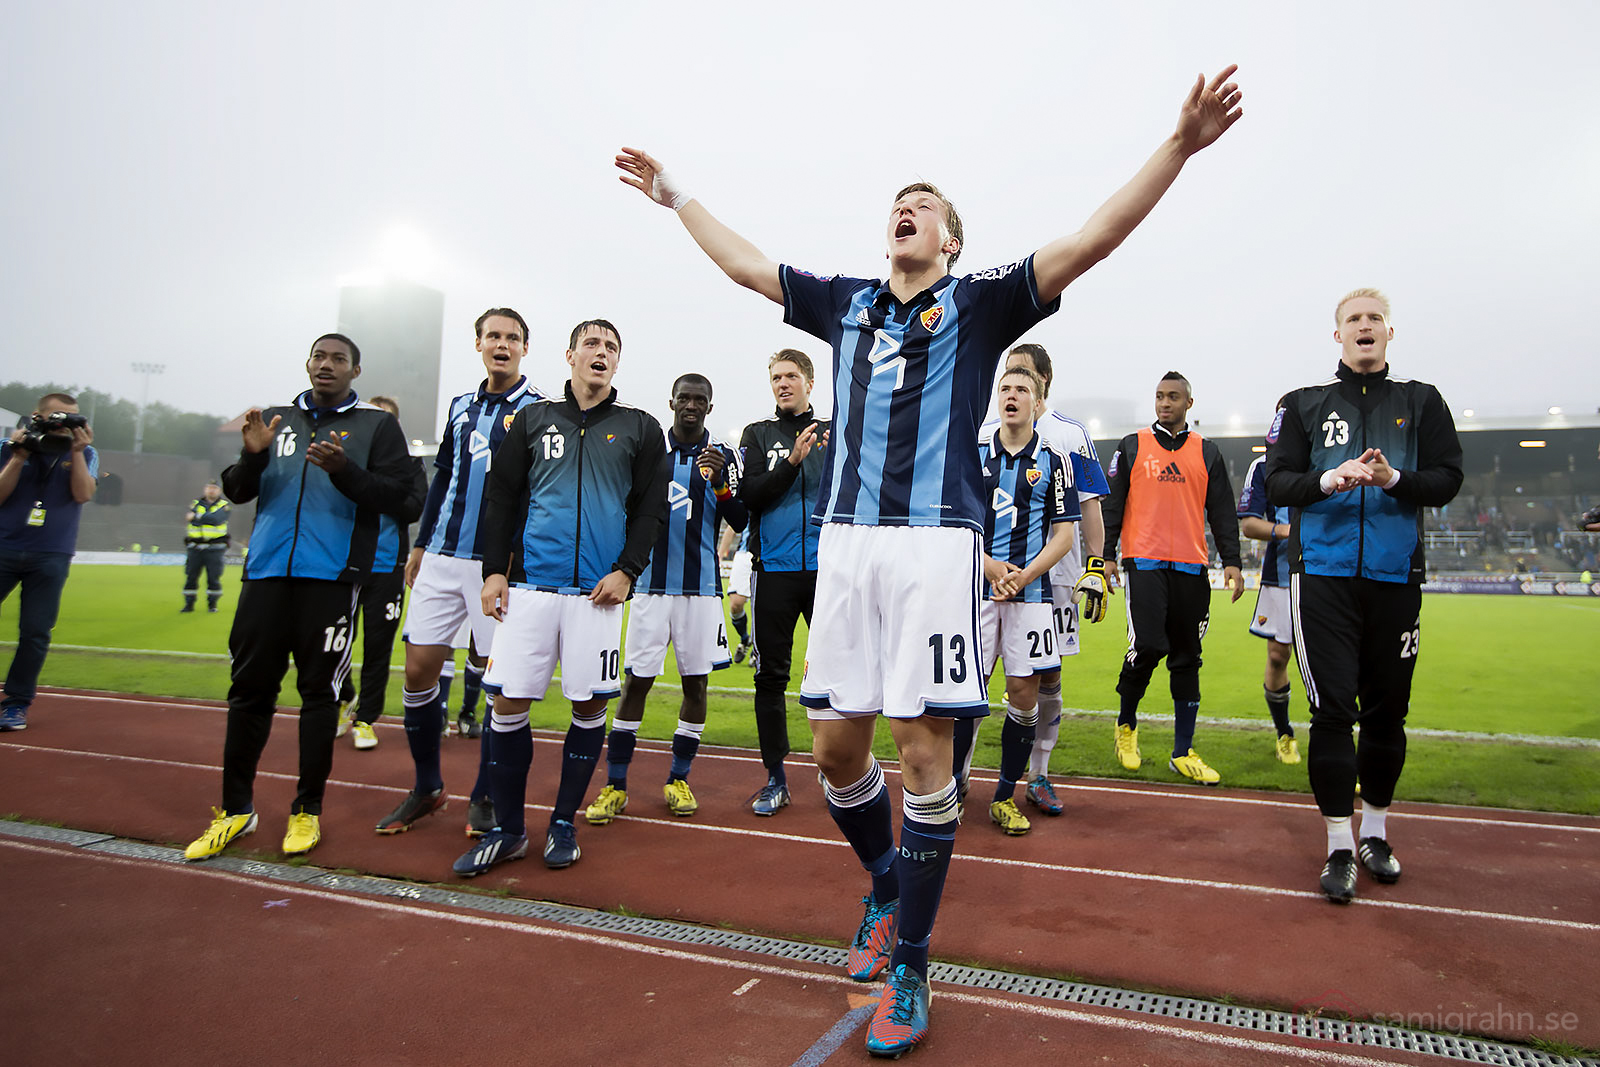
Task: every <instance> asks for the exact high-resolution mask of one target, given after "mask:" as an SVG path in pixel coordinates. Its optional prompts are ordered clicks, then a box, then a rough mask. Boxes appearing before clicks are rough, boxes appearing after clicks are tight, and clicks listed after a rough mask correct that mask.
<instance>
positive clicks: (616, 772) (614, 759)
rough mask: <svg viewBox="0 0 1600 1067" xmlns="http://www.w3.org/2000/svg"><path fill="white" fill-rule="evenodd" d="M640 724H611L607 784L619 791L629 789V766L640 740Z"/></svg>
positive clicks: (607, 749)
mask: <svg viewBox="0 0 1600 1067" xmlns="http://www.w3.org/2000/svg"><path fill="white" fill-rule="evenodd" d="M639 726H640V724H639V723H636V722H623V721H621V720H620V719H618V720H613V721H612V723H611V736H610V738H609V739H607V741H606V784H607V785H613V786H616V787H617V788H618V789H622V790H626V789H627V788H628V764H630V763H632V762H633V749H634V745H635V743H636V742H637V741H638V740H639Z"/></svg>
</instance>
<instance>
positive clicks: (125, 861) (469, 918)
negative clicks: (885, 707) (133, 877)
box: [0, 837, 1411, 1067]
mask: <svg viewBox="0 0 1600 1067" xmlns="http://www.w3.org/2000/svg"><path fill="white" fill-rule="evenodd" d="M0 847H4V848H12V849H16V850H18V851H22V852H34V853H43V854H46V855H52V856H68V857H72V858H74V859H88V860H93V861H96V862H99V863H106V864H110V865H113V866H123V867H133V868H136V869H139V870H147V871H163V872H167V873H172V874H179V875H186V876H195V877H200V878H210V879H215V880H218V881H222V882H230V883H233V884H236V885H244V886H249V887H251V888H260V887H261V886H262V885H264V884H270V885H271V887H272V891H273V892H274V893H289V894H293V895H297V896H302V897H309V898H311V899H315V900H323V901H328V902H331V903H335V904H348V905H351V906H354V907H360V908H367V909H371V910H374V911H379V912H387V913H389V914H396V915H407V916H411V917H414V918H420V919H432V920H435V921H443V922H448V923H457V924H461V925H465V926H474V927H477V928H479V929H490V930H499V931H502V932H506V933H515V934H525V935H530V936H534V937H547V938H551V939H553V940H561V941H574V942H578V943H581V944H588V945H594V946H597V947H600V948H608V949H614V950H617V951H621V952H634V953H638V954H640V955H646V956H655V957H657V958H660V959H670V960H677V961H680V962H684V963H699V964H704V965H706V966H710V967H719V968H726V969H730V970H737V971H742V972H746V973H749V972H755V973H757V974H763V975H768V976H771V977H775V978H789V979H794V980H796V981H800V982H806V983H810V982H815V983H818V984H823V985H831V986H837V987H840V988H843V989H851V990H860V989H862V988H863V986H862V984H861V983H860V982H856V981H854V980H852V979H850V978H846V977H845V976H844V975H840V974H833V973H829V972H827V971H817V970H809V969H805V968H801V967H784V966H780V965H777V964H771V963H755V962H750V961H746V960H742V959H730V958H727V957H723V956H711V955H707V954H705V953H700V952H688V951H685V950H683V949H674V948H667V947H665V946H662V945H652V944H645V943H642V942H637V941H628V940H625V939H622V938H618V937H612V936H608V935H605V934H592V933H586V932H583V931H578V930H566V929H562V928H559V927H551V926H543V925H538V924H537V923H536V921H533V920H530V921H528V922H514V921H511V920H509V919H493V918H489V917H487V916H481V915H467V914H463V913H461V912H458V911H450V910H435V909H433V908H424V907H419V906H417V905H415V904H403V903H400V902H398V901H393V900H387V899H383V898H372V897H366V896H358V895H355V894H353V893H338V892H334V891H332V890H328V889H318V888H314V887H311V886H304V885H297V884H294V883H280V882H276V881H270V880H267V879H258V878H251V877H249V876H247V875H241V874H234V873H233V872H231V871H217V870H210V869H207V868H205V867H201V866H194V865H191V864H176V863H170V862H166V861H161V860H139V859H131V858H128V857H123V856H108V855H105V854H103V853H96V852H91V851H86V850H83V849H63V848H52V847H50V846H46V845H36V844H32V843H28V842H22V841H15V840H12V839H9V838H4V837H0ZM865 988H869V989H876V988H877V986H876V985H873V986H868V987H865ZM936 992H937V994H938V999H940V1000H954V1001H957V1002H959V1003H962V1004H970V1005H973V1006H976V1007H981V1008H987V1009H991V1010H1000V1011H1009V1012H1020V1013H1023V1014H1026V1015H1033V1016H1039V1017H1043V1018H1048V1019H1055V1020H1058V1021H1061V1022H1075V1023H1082V1024H1085V1025H1089V1026H1100V1027H1106V1028H1109V1029H1112V1030H1121V1031H1126V1032H1133V1033H1140V1034H1149V1035H1154V1036H1160V1037H1170V1038H1173V1039H1175V1040H1181V1041H1199V1042H1202V1043H1205V1044H1209V1045H1217V1046H1220V1047H1223V1048H1231V1049H1239V1050H1248V1051H1251V1052H1262V1053H1266V1054H1268V1055H1274V1056H1289V1057H1292V1058H1295V1059H1303V1060H1312V1061H1314V1062H1316V1063H1319V1064H1320V1063H1330V1064H1341V1065H1345V1067H1371V1065H1373V1064H1405V1063H1409V1062H1411V1061H1410V1060H1409V1059H1407V1060H1389V1059H1379V1058H1375V1057H1364V1056H1353V1055H1348V1054H1345V1053H1339V1052H1334V1051H1332V1050H1331V1049H1330V1048H1328V1047H1327V1046H1326V1045H1317V1046H1315V1047H1310V1046H1301V1045H1292V1044H1278V1043H1275V1042H1271V1041H1262V1040H1259V1039H1254V1038H1244V1037H1235V1036H1233V1035H1231V1034H1226V1033H1217V1032H1215V1031H1211V1030H1198V1029H1196V1030H1191V1029H1187V1028H1185V1027H1181V1026H1174V1025H1171V1024H1168V1023H1157V1022H1149V1021H1146V1020H1144V1019H1138V1018H1129V1017H1125V1016H1122V1015H1096V1014H1093V1013H1091V1012H1086V1011H1079V1010H1076V1009H1072V1008H1058V1007H1055V1006H1053V1005H1050V1004H1045V1003H1040V1002H1035V1001H1031V1000H1022V999H1017V1000H1012V999H1008V998H1005V997H996V996H989V995H984V994H979V993H963V992H959V991H957V990H954V989H951V988H950V987H949V986H944V987H943V988H941V989H938V990H936Z"/></svg>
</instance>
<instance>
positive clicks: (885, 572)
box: [800, 523, 989, 719]
mask: <svg viewBox="0 0 1600 1067" xmlns="http://www.w3.org/2000/svg"><path fill="white" fill-rule="evenodd" d="M981 547H982V538H981V537H980V536H979V535H978V532H977V531H976V530H967V529H961V528H957V527H940V526H847V525H845V524H843V523H827V524H826V525H824V526H823V527H822V536H821V537H820V538H819V539H818V541H817V597H816V606H815V608H814V610H813V613H812V618H813V619H814V620H815V625H813V626H812V627H811V630H810V637H809V639H808V641H807V643H806V667H805V674H804V676H803V677H802V678H801V681H800V703H802V704H804V705H805V706H806V707H807V708H808V709H810V710H809V715H810V717H811V718H813V719H836V718H841V717H843V716H847V715H872V714H876V713H879V712H882V713H884V714H887V715H889V716H891V717H893V718H902V719H912V718H916V717H917V716H919V715H922V714H924V713H926V714H929V715H942V716H949V717H952V718H974V717H981V716H984V715H987V714H988V713H989V703H988V696H987V694H986V693H985V692H984V685H983V650H982V646H981V645H980V643H979V639H978V595H979V593H978V590H979V582H980V581H981V579H982V568H981V566H980V564H979V560H980V549H981Z"/></svg>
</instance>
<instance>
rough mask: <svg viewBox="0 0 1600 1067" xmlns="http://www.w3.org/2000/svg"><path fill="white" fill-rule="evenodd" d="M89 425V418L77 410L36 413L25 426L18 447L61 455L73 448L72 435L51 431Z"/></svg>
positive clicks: (35, 452) (29, 450)
mask: <svg viewBox="0 0 1600 1067" xmlns="http://www.w3.org/2000/svg"><path fill="white" fill-rule="evenodd" d="M88 425H89V420H88V418H86V417H85V416H83V415H80V414H78V413H77V412H76V411H52V412H51V413H50V414H48V415H35V416H34V417H33V421H32V422H30V423H29V424H28V425H27V426H26V427H24V428H23V432H22V440H21V441H20V442H18V443H17V446H16V447H17V448H20V449H23V450H25V451H28V452H32V453H34V454H36V455H45V456H53V455H59V454H61V453H62V452H66V451H69V450H71V448H72V435H71V434H70V433H64V434H63V433H51V431H52V430H57V429H63V430H69V431H70V430H75V429H77V428H78V427H80V426H88Z"/></svg>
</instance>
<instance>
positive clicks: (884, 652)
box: [617, 67, 1241, 1056]
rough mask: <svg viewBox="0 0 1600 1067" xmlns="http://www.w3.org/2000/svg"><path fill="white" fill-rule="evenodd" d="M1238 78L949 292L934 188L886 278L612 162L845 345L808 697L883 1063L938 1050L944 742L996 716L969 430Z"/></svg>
mask: <svg viewBox="0 0 1600 1067" xmlns="http://www.w3.org/2000/svg"><path fill="white" fill-rule="evenodd" d="M1235 69H1236V68H1235V67H1228V68H1227V69H1225V70H1223V71H1222V73H1220V74H1218V75H1217V76H1216V77H1215V78H1214V79H1212V81H1211V83H1210V84H1209V85H1207V83H1206V81H1205V79H1204V78H1203V77H1202V78H1200V79H1199V80H1198V81H1197V82H1196V83H1195V84H1194V86H1193V87H1192V88H1191V89H1190V91H1189V93H1188V96H1187V98H1186V99H1185V100H1184V103H1183V107H1182V110H1181V113H1180V116H1179V120H1178V127H1177V130H1176V132H1174V133H1173V134H1172V136H1171V137H1169V138H1167V139H1166V140H1165V141H1164V142H1163V143H1162V145H1161V147H1160V148H1159V149H1157V151H1156V153H1155V154H1154V155H1153V156H1151V158H1150V160H1149V161H1148V162H1147V163H1146V164H1145V165H1144V167H1143V168H1141V169H1140V171H1139V173H1138V174H1137V175H1135V177H1134V178H1133V180H1132V181H1130V182H1129V183H1128V184H1127V185H1126V186H1124V187H1123V188H1122V189H1121V190H1119V191H1118V192H1117V193H1116V194H1115V195H1113V196H1112V197H1111V199H1110V200H1108V201H1107V202H1106V203H1105V204H1104V205H1103V206H1102V207H1101V208H1100V209H1099V210H1098V211H1096V212H1095V213H1094V214H1093V215H1092V216H1091V217H1090V219H1089V221H1088V222H1087V223H1086V224H1085V225H1084V227H1083V228H1082V229H1081V230H1079V231H1078V232H1076V233H1072V234H1069V235H1067V236H1065V237H1062V238H1059V239H1057V240H1054V241H1051V242H1050V243H1049V244H1047V245H1045V246H1044V247H1042V248H1040V249H1039V251H1037V252H1036V253H1034V254H1033V255H1031V256H1029V257H1027V258H1026V259H1023V260H1021V261H1019V262H1016V263H1012V264H1010V265H1008V266H1003V267H997V268H994V269H990V270H984V271H980V272H978V273H976V274H971V275H965V276H962V277H959V278H958V277H953V276H951V274H950V273H949V270H950V267H951V266H952V265H953V264H954V262H955V260H956V259H957V257H958V256H959V255H960V253H961V243H962V230H961V219H960V216H959V215H958V214H957V213H956V211H955V209H954V207H953V206H952V205H951V203H950V201H949V200H948V199H946V198H945V197H944V195H943V194H941V193H940V192H939V191H938V190H937V189H936V188H934V187H933V186H931V185H927V184H925V183H918V184H915V185H911V186H907V187H906V188H904V189H902V190H900V192H899V193H897V194H896V195H895V198H894V202H893V204H892V205H891V206H890V210H889V218H888V220H887V225H886V229H885V234H884V237H885V241H886V243H887V245H888V258H889V277H888V279H887V280H874V279H864V278H847V277H835V276H817V275H814V274H809V273H807V272H805V271H802V270H798V269H796V268H795V267H792V266H781V265H779V264H778V263H776V262H775V261H773V260H771V259H768V258H767V257H766V255H764V254H763V253H762V252H761V250H760V249H758V248H756V247H755V245H753V244H751V243H750V242H749V241H747V240H745V239H744V238H743V237H740V236H739V235H738V234H737V233H735V232H734V231H733V230H731V229H729V228H728V227H727V226H725V225H723V224H722V223H721V222H719V221H718V220H717V219H716V218H715V217H713V216H712V215H711V213H710V212H709V211H707V210H706V208H705V207H704V206H703V205H702V204H701V203H700V202H699V201H698V200H695V199H693V198H692V197H690V196H689V195H688V194H687V193H686V192H685V191H684V190H683V188H682V187H681V186H679V185H678V184H677V183H676V182H674V181H673V180H672V179H671V178H670V177H669V176H668V175H667V174H666V172H665V170H664V169H663V168H662V165H661V164H660V163H659V162H657V161H656V160H655V159H653V158H652V157H651V156H649V155H647V154H646V153H644V152H640V151H638V150H636V149H624V150H623V151H622V153H621V154H620V155H619V156H618V157H617V166H618V167H620V168H621V169H622V170H623V171H624V173H623V175H622V180H623V181H624V182H625V183H627V184H629V185H631V186H633V187H634V188H636V189H638V190H639V191H641V192H643V193H644V194H645V195H647V196H649V197H650V198H651V199H652V200H653V201H655V202H656V203H658V204H661V205H663V206H666V207H670V208H673V209H674V210H676V211H677V213H678V218H679V219H680V220H681V221H682V222H683V224H684V226H685V228H686V229H688V231H689V233H690V234H691V236H693V237H694V239H695V241H696V243H698V244H699V245H700V247H701V249H702V250H704V251H705V252H706V254H707V255H708V256H710V258H711V259H712V260H713V261H714V262H715V263H716V264H717V266H718V267H720V268H721V269H722V270H723V272H724V273H725V274H727V275H728V277H729V278H731V279H732V280H733V281H735V282H738V283H739V284H740V285H743V286H745V287H746V288H749V289H753V290H755V291H756V292H758V293H760V294H762V295H763V296H765V297H767V298H768V299H770V300H772V301H774V302H775V303H780V304H782V305H783V308H784V321H785V322H787V323H789V324H790V325H792V326H795V327H797V328H799V329H802V330H805V331H806V332H808V333H811V334H813V335H814V336H816V337H819V338H821V339H822V340H824V341H827V342H828V344H829V345H830V346H831V347H832V349H833V382H834V390H833V391H834V403H833V419H832V422H831V425H830V436H831V445H830V448H829V450H828V452H829V455H828V462H827V464H826V466H825V468H824V481H823V484H822V488H821V492H820V494H819V497H818V503H817V510H816V513H815V514H814V516H813V517H814V521H817V522H820V523H821V524H822V532H821V534H820V538H819V546H818V552H817V558H818V576H817V594H816V607H815V612H816V617H817V618H818V619H826V620H827V623H828V624H827V626H826V627H820V626H819V627H816V628H814V629H812V630H811V634H810V642H809V645H808V647H807V650H806V658H807V669H806V675H805V678H804V680H803V681H802V683H801V689H800V692H801V701H802V703H804V704H805V705H806V706H807V707H808V708H809V709H810V718H811V721H812V731H813V747H812V753H813V756H814V757H815V758H816V761H817V764H818V765H819V766H820V767H821V769H822V771H823V774H824V775H825V776H826V779H827V797H828V807H829V811H830V812H831V814H832V815H833V817H834V821H835V822H836V823H837V824H838V826H839V828H840V830H841V831H842V832H843V834H844V836H845V838H846V840H848V841H849V842H850V845H851V847H852V848H853V849H854V850H855V852H856V855H857V857H858V858H859V859H860V860H861V862H862V865H863V866H864V867H866V868H867V870H868V871H869V872H870V874H871V876H872V890H871V893H870V894H869V895H868V896H867V897H866V898H865V901H864V903H865V904H866V911H865V914H864V915H863V918H862V922H861V925H860V928H859V929H858V933H857V936H856V938H855V942H854V944H853V945H852V948H851V952H850V959H849V961H848V963H847V964H846V966H847V968H848V969H849V971H850V973H851V975H852V976H853V977H857V978H859V979H861V980H863V981H866V980H870V979H872V978H875V977H876V976H877V975H878V974H879V973H880V972H882V971H884V970H885V968H886V967H887V971H888V974H889V979H888V981H887V983H886V984H885V988H884V990H883V993H882V995H881V997H880V999H879V1003H878V1007H877V1010H876V1012H875V1013H874V1015H873V1019H872V1023H871V1025H870V1026H869V1027H868V1033H867V1049H868V1051H869V1052H871V1053H873V1054H874V1055H884V1056H896V1055H899V1054H900V1053H902V1052H904V1051H906V1050H907V1049H909V1048H911V1047H912V1046H913V1045H915V1044H917V1043H918V1042H919V1041H921V1040H922V1039H923V1038H924V1037H925V1036H927V1032H928V1000H929V993H928V983H927V967H928V941H929V936H930V934H931V933H932V931H933V922H934V916H935V914H936V913H937V911H938V906H939V898H940V896H941V894H942V893H943V889H944V879H945V873H946V872H947V870H948V869H949V865H950V855H951V852H952V850H953V847H954V842H955V827H956V819H957V815H958V813H959V810H960V808H959V802H958V799H957V795H956V782H955V777H954V775H953V774H952V773H951V759H952V744H951V738H952V730H953V726H954V720H955V719H956V718H962V717H973V716H981V715H984V714H986V713H987V712H988V702H987V697H986V694H985V693H984V690H983V678H982V672H981V671H980V669H979V668H980V667H981V664H980V663H978V662H977V659H978V651H979V650H978V644H977V641H978V633H977V615H978V600H979V583H980V581H981V579H982V573H981V566H980V561H981V558H982V545H981V537H982V531H983V517H984V512H985V510H986V502H985V499H984V482H983V470H982V467H981V465H980V464H979V462H978V426H979V424H980V423H981V422H982V421H983V413H984V410H985V408H986V407H987V403H988V398H989V395H990V386H991V383H992V382H993V381H994V374H995V369H996V364H997V363H998V362H999V359H1000V354H1001V353H1002V352H1003V351H1005V349H1006V346H1007V345H1010V344H1011V343H1012V342H1013V341H1015V340H1016V339H1017V338H1018V337H1020V336H1021V335H1022V334H1023V333H1024V332H1025V331H1027V330H1028V329H1029V328H1030V327H1032V326H1033V325H1035V324H1036V323H1038V322H1039V321H1040V320H1041V319H1043V318H1044V317H1045V316H1046V315H1049V314H1050V313H1051V312H1053V311H1055V309H1056V308H1057V307H1058V306H1059V300H1058V298H1059V297H1060V295H1061V292H1062V290H1064V289H1065V288H1066V287H1067V285H1068V284H1069V283H1070V282H1071V281H1072V280H1073V279H1074V278H1077V277H1078V276H1079V275H1080V274H1082V273H1083V272H1084V271H1086V270H1088V269H1089V268H1090V267H1092V266H1093V265H1094V264H1096V263H1098V262H1099V261H1100V260H1102V259H1104V258H1105V257H1106V256H1108V255H1110V254H1111V252H1112V251H1113V250H1114V249H1115V248H1116V247H1117V246H1118V245H1119V244H1121V243H1122V241H1123V240H1124V239H1125V238H1126V237H1127V236H1128V234H1129V233H1131V232H1132V231H1133V229H1134V227H1136V226H1137V225H1138V224H1139V223H1140V222H1141V221H1142V220H1143V219H1144V217H1145V216H1146V215H1148V214H1149V212H1150V210H1151V209H1152V208H1153V207H1155V205H1156V203H1157V201H1159V200H1160V199H1161V196H1162V194H1164V193H1165V192H1166V190H1167V188H1168V187H1169V186H1170V185H1171V184H1172V182H1173V180H1174V179H1176V178H1177V176H1178V172H1179V171H1180V170H1182V168H1183V165H1184V163H1185V162H1186V161H1187V160H1188V158H1189V157H1190V156H1191V155H1193V154H1194V153H1195V152H1198V151H1199V150H1201V149H1202V148H1205V147H1206V146H1207V145H1209V144H1211V143H1212V142H1214V141H1215V140H1216V139H1217V138H1218V137H1220V136H1221V135H1222V134H1223V133H1224V132H1225V131H1226V130H1227V129H1228V128H1229V127H1230V126H1232V125H1233V123H1234V122H1235V121H1236V120H1237V119H1238V118H1239V116H1240V114H1241V112H1240V111H1239V110H1238V109H1237V104H1238V102H1239V99H1240V94H1239V90H1238V87H1237V86H1236V85H1234V84H1233V83H1232V82H1229V81H1228V78H1229V77H1230V76H1231V75H1232V74H1233V72H1234V70H1235ZM759 597H760V591H759V590H758V591H757V598H758V601H759ZM880 714H882V715H885V716H887V717H888V719H889V724H890V729H891V732H892V733H893V735H894V740H895V744H896V746H897V748H898V749H899V753H900V768H901V776H902V778H901V784H902V788H903V792H904V796H903V810H904V813H905V814H904V819H903V820H902V824H901V838H900V845H899V848H898V849H896V847H895V843H894V836H893V825H892V819H891V812H890V804H889V795H888V791H887V789H886V787H885V785H884V779H883V772H882V770H881V769H880V768H879V766H878V763H877V761H876V760H875V759H874V758H873V755H872V738H873V734H874V732H875V730H876V726H877V720H878V716H879V715H880ZM897 856H898V857H899V858H898V860H897V859H896V857H897ZM891 949H892V952H891Z"/></svg>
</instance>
